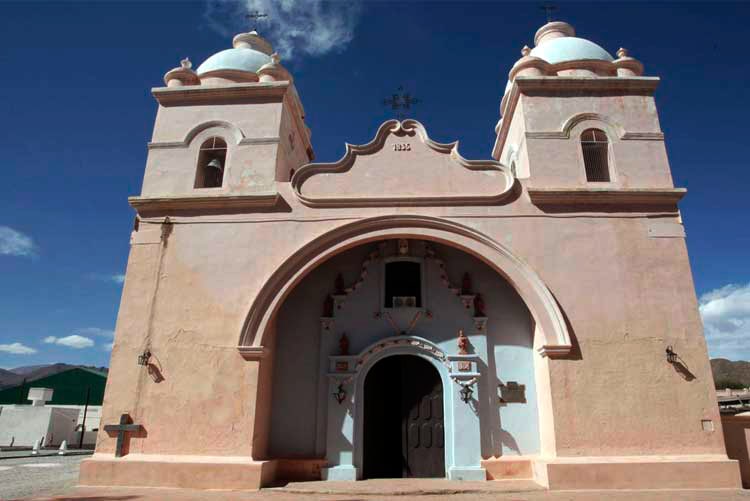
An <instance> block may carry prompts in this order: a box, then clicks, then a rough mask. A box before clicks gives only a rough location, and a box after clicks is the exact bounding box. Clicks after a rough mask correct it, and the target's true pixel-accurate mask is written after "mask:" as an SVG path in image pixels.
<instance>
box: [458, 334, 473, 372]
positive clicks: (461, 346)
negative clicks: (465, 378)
mask: <svg viewBox="0 0 750 501" xmlns="http://www.w3.org/2000/svg"><path fill="white" fill-rule="evenodd" d="M458 354H459V355H468V354H469V338H468V337H466V334H464V330H463V329H459V331H458ZM458 370H459V371H462V372H468V371H470V370H471V362H469V361H466V360H462V361H460V362H458Z"/></svg>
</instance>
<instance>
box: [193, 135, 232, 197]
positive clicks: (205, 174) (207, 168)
mask: <svg viewBox="0 0 750 501" xmlns="http://www.w3.org/2000/svg"><path fill="white" fill-rule="evenodd" d="M226 160H227V143H225V142H224V140H223V139H221V138H220V137H212V138H210V139H207V140H206V141H205V142H204V143H203V144H202V145H201V148H200V151H199V152H198V170H197V172H196V175H195V187H196V188H220V187H221V183H222V181H223V180H224V165H225V163H226Z"/></svg>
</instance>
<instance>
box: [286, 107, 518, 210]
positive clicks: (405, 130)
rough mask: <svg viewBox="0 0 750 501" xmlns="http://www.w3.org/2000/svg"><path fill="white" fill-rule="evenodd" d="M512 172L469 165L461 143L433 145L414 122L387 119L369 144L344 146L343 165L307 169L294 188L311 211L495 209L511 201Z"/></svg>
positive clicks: (493, 164)
mask: <svg viewBox="0 0 750 501" xmlns="http://www.w3.org/2000/svg"><path fill="white" fill-rule="evenodd" d="M514 182H515V178H514V177H513V175H512V173H511V171H510V168H509V167H506V166H504V165H503V164H501V163H500V162H497V161H495V160H466V159H465V158H463V157H462V156H461V155H460V154H459V153H458V142H453V143H447V144H442V143H437V142H435V141H433V140H431V139H430V138H429V137H428V135H427V132H426V131H425V128H424V126H423V125H422V124H420V123H419V122H417V121H415V120H404V121H403V122H400V121H398V120H388V121H387V122H385V123H383V125H381V126H380V128H379V129H378V132H377V133H376V134H375V138H374V139H373V140H372V141H371V142H369V143H367V144H365V145H351V144H347V145H346V153H345V154H344V156H343V157H342V158H341V160H339V161H337V162H333V163H320V164H314V163H313V164H307V165H304V166H302V167H300V168H299V170H297V172H296V174H295V176H294V178H293V179H292V181H291V183H292V188H293V189H294V192H295V194H296V195H297V197H298V198H299V199H300V201H301V202H302V203H304V204H305V205H307V206H310V207H347V206H358V207H373V206H404V205H407V206H420V205H421V206H425V205H431V206H434V205H456V204H460V205H494V204H498V203H501V202H504V201H505V200H507V199H509V198H510V197H511V195H512V193H511V191H512V190H511V188H512V187H513V184H514Z"/></svg>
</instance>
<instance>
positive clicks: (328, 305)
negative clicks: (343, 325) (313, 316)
mask: <svg viewBox="0 0 750 501" xmlns="http://www.w3.org/2000/svg"><path fill="white" fill-rule="evenodd" d="M323 316H324V317H326V318H331V317H333V296H331V295H330V294H328V295H327V296H326V298H325V301H323Z"/></svg>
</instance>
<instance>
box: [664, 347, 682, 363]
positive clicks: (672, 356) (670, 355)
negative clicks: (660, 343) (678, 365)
mask: <svg viewBox="0 0 750 501" xmlns="http://www.w3.org/2000/svg"><path fill="white" fill-rule="evenodd" d="M665 351H666V354H667V362H669V363H670V364H674V363H675V362H677V359H678V358H679V356H678V355H677V353H675V352H674V349H672V345H671V344H670V345H669V346H667V349H666V350H665Z"/></svg>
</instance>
